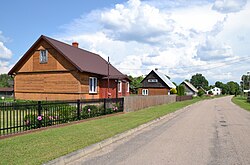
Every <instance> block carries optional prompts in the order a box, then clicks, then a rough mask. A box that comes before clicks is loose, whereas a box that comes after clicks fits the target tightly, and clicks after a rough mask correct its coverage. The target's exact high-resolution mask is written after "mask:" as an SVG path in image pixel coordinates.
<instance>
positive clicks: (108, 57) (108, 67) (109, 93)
mask: <svg viewBox="0 0 250 165" xmlns="http://www.w3.org/2000/svg"><path fill="white" fill-rule="evenodd" d="M109 65H110V63H109V57H108V98H109V95H110V93H109Z"/></svg>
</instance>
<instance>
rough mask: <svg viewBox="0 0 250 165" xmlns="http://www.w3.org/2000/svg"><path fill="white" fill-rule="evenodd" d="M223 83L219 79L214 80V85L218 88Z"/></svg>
mask: <svg viewBox="0 0 250 165" xmlns="http://www.w3.org/2000/svg"><path fill="white" fill-rule="evenodd" d="M223 85H224V84H223V83H222V82H220V81H216V82H215V86H216V87H218V88H222V87H223Z"/></svg>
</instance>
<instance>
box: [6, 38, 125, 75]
mask: <svg viewBox="0 0 250 165" xmlns="http://www.w3.org/2000/svg"><path fill="white" fill-rule="evenodd" d="M42 39H44V40H45V41H47V42H48V43H49V44H50V45H51V46H52V47H53V48H54V49H56V50H57V51H58V52H59V53H60V54H61V55H62V56H64V57H65V58H66V59H67V60H68V61H69V62H70V63H71V64H73V65H74V66H75V67H76V68H77V69H78V70H79V71H80V72H89V73H95V74H99V75H102V76H107V75H108V62H107V61H106V60H104V59H103V58H102V57H101V56H100V55H98V54H95V53H92V52H89V51H86V50H84V49H80V48H77V47H74V46H72V45H69V44H66V43H63V42H60V41H57V40H55V39H52V38H49V37H46V36H44V35H42V36H41V37H40V38H39V39H38V40H37V41H36V42H35V43H34V44H33V46H32V47H31V48H30V49H29V50H28V51H27V52H26V53H25V54H24V56H23V57H22V58H21V59H20V60H19V61H18V62H17V63H16V65H15V66H14V67H13V68H12V69H11V70H10V71H9V73H8V74H10V75H12V74H13V73H14V72H15V70H16V69H17V67H18V66H19V65H21V64H22V63H23V61H24V60H25V58H26V56H28V54H29V53H30V52H31V51H32V48H34V47H35V45H36V44H37V43H38V42H39V41H40V40H42ZM109 74H110V77H112V78H121V77H123V78H126V76H125V75H124V74H122V73H121V72H120V71H118V70H117V69H116V68H115V67H114V66H112V65H111V64H110V66H109Z"/></svg>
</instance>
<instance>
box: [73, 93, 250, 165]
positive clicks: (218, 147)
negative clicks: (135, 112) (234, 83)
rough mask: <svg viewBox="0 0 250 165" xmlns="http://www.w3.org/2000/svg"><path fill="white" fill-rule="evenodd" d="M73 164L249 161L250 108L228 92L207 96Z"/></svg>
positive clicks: (237, 164)
mask: <svg viewBox="0 0 250 165" xmlns="http://www.w3.org/2000/svg"><path fill="white" fill-rule="evenodd" d="M124 124H126V123H124ZM72 164H86V165H120V164H121V165H123V164H126V165H161V164H164V165H165V164H166V165H168V164H169V165H205V164H208V165H241V164H242V165H250V113H249V112H247V111H245V110H242V109H241V108H239V107H238V106H236V105H234V104H233V103H232V102H231V97H223V98H218V99H211V100H205V101H202V102H199V103H196V104H194V105H192V106H190V107H188V108H186V110H184V111H183V112H182V113H180V114H179V115H178V116H176V117H175V118H173V119H171V120H167V119H166V120H165V119H164V120H162V121H160V122H159V123H157V124H155V125H153V126H150V127H148V128H146V129H144V130H143V131H141V132H140V133H138V134H137V135H133V136H130V137H129V138H126V139H124V140H121V141H119V142H116V143H114V144H112V145H110V146H108V147H105V148H103V149H102V150H99V151H97V152H95V153H92V154H91V155H88V156H85V157H83V158H81V159H79V160H77V161H75V162H72Z"/></svg>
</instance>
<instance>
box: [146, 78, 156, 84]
mask: <svg viewBox="0 0 250 165" xmlns="http://www.w3.org/2000/svg"><path fill="white" fill-rule="evenodd" d="M148 82H149V83H157V82H158V79H156V78H151V79H148Z"/></svg>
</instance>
